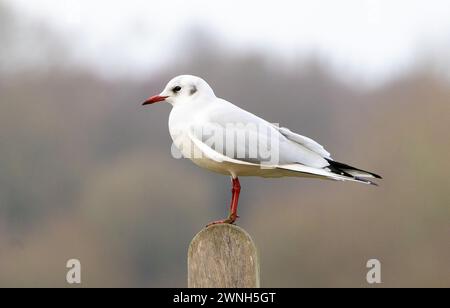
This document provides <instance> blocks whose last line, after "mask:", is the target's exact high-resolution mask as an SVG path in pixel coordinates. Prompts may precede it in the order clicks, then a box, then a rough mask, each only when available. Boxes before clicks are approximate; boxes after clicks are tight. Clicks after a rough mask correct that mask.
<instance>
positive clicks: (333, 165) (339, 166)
mask: <svg viewBox="0 0 450 308" xmlns="http://www.w3.org/2000/svg"><path fill="white" fill-rule="evenodd" d="M325 159H326V160H327V161H328V163H329V164H330V165H329V166H327V167H325V168H327V169H329V170H330V172H332V173H334V174H338V175H341V176H343V177H348V178H353V179H355V180H356V181H358V182H363V183H367V184H371V185H376V186H378V185H377V184H376V183H374V182H372V181H370V180H368V178H372V179H382V177H381V176H380V175H378V174H376V173H373V172H369V171H365V170H362V169H359V168H355V167H352V166H349V165H347V164H344V163H340V162H337V161H334V160H331V159H327V158H325Z"/></svg>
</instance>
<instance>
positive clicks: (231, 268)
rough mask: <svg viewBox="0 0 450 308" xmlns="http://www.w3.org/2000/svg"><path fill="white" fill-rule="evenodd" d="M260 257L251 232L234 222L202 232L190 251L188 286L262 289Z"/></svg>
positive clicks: (211, 227) (192, 243) (195, 239)
mask: <svg viewBox="0 0 450 308" xmlns="http://www.w3.org/2000/svg"><path fill="white" fill-rule="evenodd" d="M259 283H260V281H259V260H258V253H257V250H256V246H255V243H254V242H253V240H252V238H251V237H250V235H249V234H248V233H247V232H246V231H245V230H243V229H242V228H239V227H237V226H234V225H230V224H220V225H213V226H210V227H208V228H206V229H203V230H202V231H200V232H199V233H198V234H197V235H196V236H195V237H194V239H193V240H192V242H191V244H190V246H189V252H188V287H189V288H259Z"/></svg>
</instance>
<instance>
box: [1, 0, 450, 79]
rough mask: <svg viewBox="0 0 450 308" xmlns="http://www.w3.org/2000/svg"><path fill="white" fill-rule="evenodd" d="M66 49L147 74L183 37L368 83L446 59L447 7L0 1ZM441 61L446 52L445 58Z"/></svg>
mask: <svg viewBox="0 0 450 308" xmlns="http://www.w3.org/2000/svg"><path fill="white" fill-rule="evenodd" d="M5 1H6V2H7V3H9V4H10V6H12V7H13V8H15V9H16V11H17V12H18V13H20V14H21V15H23V16H26V18H27V19H28V18H29V19H30V20H35V21H39V22H41V23H44V24H46V25H49V26H50V27H51V28H52V29H53V30H54V31H55V32H57V33H59V34H60V35H61V36H62V37H65V38H67V39H68V41H70V44H71V46H72V50H73V54H74V58H75V59H76V61H80V62H82V63H85V64H87V65H89V66H93V67H96V68H97V69H98V70H99V71H101V72H104V73H106V74H111V73H112V74H118V75H121V74H132V75H134V74H135V75H139V74H148V73H149V72H152V71H154V70H157V69H159V68H161V67H164V65H165V63H167V61H173V58H174V57H183V53H187V52H188V50H189V49H187V48H186V46H185V45H186V40H187V36H188V33H189V31H190V30H192V29H197V30H198V29H200V30H201V31H203V32H205V33H206V34H209V35H210V36H211V37H213V38H214V40H215V41H217V42H220V43H221V45H222V48H226V49H227V50H231V51H237V52H242V51H257V52H259V53H261V52H262V53H267V54H270V55H271V56H272V57H274V58H275V60H277V59H279V60H280V62H286V61H288V62H289V61H290V60H292V59H298V58H301V57H302V56H306V55H309V54H316V55H320V57H323V58H325V59H327V61H329V62H330V63H331V64H333V66H334V67H336V68H338V70H337V71H338V72H339V71H341V72H342V73H344V72H345V73H350V74H355V75H359V76H364V77H365V78H369V79H370V78H371V79H373V80H377V79H383V78H386V76H389V75H392V74H396V73H397V72H399V71H402V70H405V69H407V68H408V67H411V66H412V65H413V64H414V62H415V61H416V60H417V59H416V56H417V54H418V53H419V54H420V53H421V52H428V51H429V50H446V51H448V50H450V40H449V39H448V38H449V37H450V18H449V16H450V2H449V1H445V0H442V1H440V0H428V1H425V0H420V1H419V0H409V1H407V0H396V1H387V0H379V1H376V0H341V1H326V0H316V1H286V0H266V1H257V0H246V1H239V2H237V1H207V0H191V1H183V0H170V1H148V0H147V1H145V0H127V1H112V0H109V1H107V0H89V1H88V0H78V1H77V0H34V1H29V0H5ZM445 54H446V53H445Z"/></svg>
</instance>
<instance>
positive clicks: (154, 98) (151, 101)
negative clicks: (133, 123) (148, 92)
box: [142, 95, 168, 106]
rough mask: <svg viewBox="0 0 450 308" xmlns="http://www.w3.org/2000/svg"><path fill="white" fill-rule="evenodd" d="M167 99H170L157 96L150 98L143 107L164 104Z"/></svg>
mask: <svg viewBox="0 0 450 308" xmlns="http://www.w3.org/2000/svg"><path fill="white" fill-rule="evenodd" d="M166 98H168V96H159V95H155V96H152V97H149V98H148V99H147V100H146V101H145V102H144V103H143V104H142V105H143V106H144V105H150V104H153V103H157V102H162V101H163V100H165V99H166Z"/></svg>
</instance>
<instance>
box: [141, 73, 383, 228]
mask: <svg viewBox="0 0 450 308" xmlns="http://www.w3.org/2000/svg"><path fill="white" fill-rule="evenodd" d="M157 102H167V103H169V104H171V105H172V106H173V108H172V110H171V112H170V116H169V132H170V136H171V138H172V140H173V144H174V146H175V148H176V149H178V150H179V153H181V154H182V156H183V157H186V158H189V159H191V160H192V161H193V162H194V163H195V164H196V165H198V166H200V167H203V168H206V169H209V170H211V171H214V172H216V173H220V174H223V175H228V176H230V177H231V183H232V189H231V192H232V196H231V205H230V212H229V216H228V218H226V219H223V220H217V221H213V222H211V223H210V224H208V226H210V225H214V224H221V223H228V224H233V223H235V221H236V219H237V218H238V217H239V216H238V214H237V209H238V201H239V194H240V192H241V185H240V183H239V176H260V177H266V178H271V177H274V178H275V177H309V178H321V179H328V180H337V181H353V182H358V183H363V184H371V185H376V183H374V182H373V181H371V180H370V179H373V178H378V179H381V176H379V175H377V174H375V173H373V172H369V171H364V170H362V169H359V168H355V167H352V166H349V165H347V164H344V163H340V162H337V161H335V160H333V159H332V158H331V155H330V153H329V152H328V151H326V150H325V149H324V147H323V146H322V145H320V144H319V143H317V142H316V141H314V140H312V139H310V138H308V137H305V136H302V135H299V134H297V133H294V132H293V131H291V130H289V129H288V128H285V127H280V126H278V125H276V124H273V123H270V122H268V121H266V120H264V119H262V118H260V117H258V116H256V115H254V114H252V113H250V112H248V111H245V110H243V109H241V108H239V107H238V106H236V105H234V104H232V103H230V102H228V101H226V100H224V99H221V98H219V97H216V95H215V94H214V91H213V89H212V88H211V87H210V86H209V85H208V83H207V82H206V81H205V80H203V79H202V78H200V77H196V76H192V75H181V76H177V77H175V78H173V79H172V80H170V81H169V83H168V84H167V85H166V87H165V88H164V90H163V91H162V92H161V93H160V94H158V95H155V96H151V97H149V98H148V99H147V100H145V102H144V103H143V105H149V104H153V103H157ZM174 154H176V153H174Z"/></svg>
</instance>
